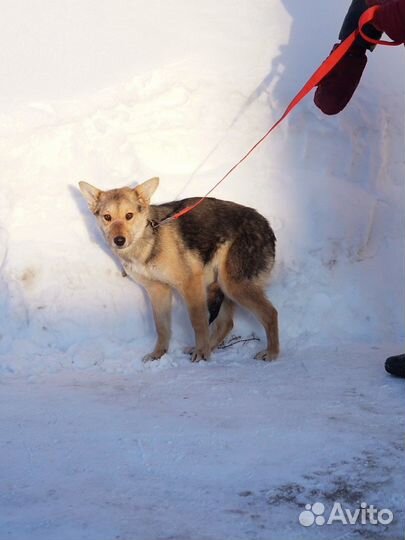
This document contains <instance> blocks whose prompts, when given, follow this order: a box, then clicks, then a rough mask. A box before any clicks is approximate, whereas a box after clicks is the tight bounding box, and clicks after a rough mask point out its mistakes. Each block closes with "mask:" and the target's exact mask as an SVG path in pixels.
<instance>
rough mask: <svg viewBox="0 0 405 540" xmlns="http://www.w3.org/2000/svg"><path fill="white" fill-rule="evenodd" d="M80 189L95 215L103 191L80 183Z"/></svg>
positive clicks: (85, 183)
mask: <svg viewBox="0 0 405 540" xmlns="http://www.w3.org/2000/svg"><path fill="white" fill-rule="evenodd" d="M79 188H80V191H81V192H82V195H83V197H84V198H85V199H86V201H87V204H88V205H89V208H90V210H91V211H92V212H93V214H94V213H95V212H96V211H97V203H98V201H99V198H100V195H101V193H102V191H101V190H99V189H98V188H96V187H94V186H92V185H91V184H88V183H87V182H79Z"/></svg>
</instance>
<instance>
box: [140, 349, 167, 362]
mask: <svg viewBox="0 0 405 540" xmlns="http://www.w3.org/2000/svg"><path fill="white" fill-rule="evenodd" d="M166 352H167V349H155V350H154V351H152V352H151V353H149V354H145V356H144V357H143V358H142V362H151V361H153V360H159V359H160V358H162V356H163V355H164V354H166Z"/></svg>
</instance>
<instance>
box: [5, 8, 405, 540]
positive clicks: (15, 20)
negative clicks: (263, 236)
mask: <svg viewBox="0 0 405 540" xmlns="http://www.w3.org/2000/svg"><path fill="white" fill-rule="evenodd" d="M345 4H346V3H337V2H336V3H333V4H330V3H328V5H327V6H326V5H325V3H324V2H321V0H309V1H307V2H305V4H304V3H301V2H294V1H291V0H268V1H266V2H263V1H262V0H254V1H253V0H250V1H247V0H238V1H237V2H235V1H232V2H231V1H230V0H222V1H221V2H219V3H218V2H214V0H206V1H205V2H203V3H196V2H189V1H188V2H186V1H185V0H176V1H172V2H165V3H162V2H160V1H158V0H150V1H148V2H144V1H142V0H132V1H129V0H120V1H117V2H114V3H113V2H103V3H101V4H100V3H96V2H95V1H94V0H81V2H70V1H69V2H68V1H67V0H60V1H59V2H58V3H56V4H55V3H52V2H50V1H49V0H45V1H44V2H41V4H40V5H39V4H38V3H37V2H30V3H27V2H11V1H10V0H6V1H5V2H3V4H2V18H1V21H0V45H1V49H2V52H3V57H2V63H1V66H0V81H1V83H2V84H1V88H2V92H1V95H0V167H1V168H0V170H1V174H0V374H1V377H2V383H3V384H2V392H1V394H0V399H1V400H2V407H1V409H0V411H1V417H2V424H3V426H4V428H3V430H2V431H3V432H2V438H1V441H0V443H1V456H2V457H1V463H2V465H4V464H6V467H4V470H3V471H2V472H1V473H0V474H1V478H2V484H3V485H5V486H7V488H6V490H5V491H4V492H3V493H2V495H1V499H0V500H1V506H0V512H1V513H3V514H5V516H6V518H5V520H4V519H3V518H2V525H0V537H1V536H2V535H3V536H5V537H7V538H16V539H18V540H23V539H24V538H30V539H31V538H33V539H35V538H47V537H49V538H51V537H52V538H55V537H58V538H61V539H62V538H72V537H74V538H89V539H91V540H93V539H94V540H99V539H100V538H101V537H106V538H118V537H120V538H140V539H141V538H142V539H144V538H179V539H180V538H193V539H194V538H209V539H212V540H214V539H215V540H217V539H219V538H223V537H231V536H233V537H235V538H258V539H261V538H263V540H264V539H266V540H267V539H268V538H282V537H281V536H280V535H281V534H286V535H287V536H288V538H301V537H308V536H305V535H308V533H309V532H308V530H306V529H305V528H303V527H301V526H300V525H299V523H298V518H297V516H298V514H299V511H301V510H302V509H303V506H304V505H305V503H307V502H308V503H312V502H316V500H314V497H315V496H316V497H318V498H319V499H321V500H322V501H323V502H325V501H330V500H331V496H330V494H331V493H333V489H334V486H335V485H336V483H338V482H339V481H341V482H343V480H339V478H340V479H341V478H344V482H345V488H344V489H343V488H342V493H346V494H347V496H348V497H349V501H348V502H351V503H353V504H354V500H355V498H356V497H355V496H354V495H353V493H354V494H355V493H358V492H359V491H360V492H361V496H362V497H363V499H364V500H366V501H367V502H369V503H371V502H373V501H374V502H376V503H377V504H379V505H380V507H390V508H392V509H393V511H394V512H396V513H397V516H398V515H399V512H400V509H401V508H402V507H403V503H404V491H403V488H400V487H399V486H398V478H399V477H400V475H399V474H398V473H399V468H400V467H402V468H403V465H402V462H401V461H400V459H401V457H402V461H403V448H402V443H401V441H400V439H399V434H400V433H401V428H403V417H402V416H400V411H401V407H402V408H403V405H404V403H403V395H402V386H401V381H397V380H395V379H393V378H390V377H389V376H388V375H386V374H385V373H384V370H383V362H384V359H385V358H386V356H388V355H389V354H395V353H399V352H401V351H402V350H403V347H404V337H405V336H404V302H403V298H404V292H405V291H404V260H405V258H404V255H405V253H404V231H405V223H404V215H405V212H404V206H405V197H404V195H405V194H404V92H405V80H404V69H403V68H404V51H403V50H399V49H402V48H397V49H395V50H393V49H391V48H388V47H384V48H382V47H380V48H377V49H376V50H375V51H374V52H373V53H372V55H369V63H368V66H367V69H366V72H365V74H364V76H363V79H362V81H361V85H360V88H359V90H358V91H357V93H356V94H355V96H354V98H353V100H352V101H351V103H350V105H349V106H348V107H347V109H345V111H343V112H342V113H341V114H340V115H339V116H337V117H334V118H329V117H325V116H323V115H322V114H321V113H320V112H319V111H318V110H317V109H316V108H315V107H314V105H313V103H312V101H311V98H310V97H308V98H307V99H306V100H305V101H304V102H303V103H301V104H300V105H299V107H298V108H297V109H296V110H295V111H294V112H293V113H292V115H291V116H290V117H289V118H288V119H287V120H286V121H285V122H284V124H283V125H282V126H281V127H280V128H278V130H277V131H276V132H274V133H273V134H272V135H271V137H270V138H269V139H268V140H267V141H266V142H265V143H264V144H263V145H262V146H261V147H260V148H259V149H258V150H257V151H256V152H255V153H254V154H253V155H252V156H251V157H250V158H249V160H248V161H247V162H245V163H244V164H243V165H242V166H241V167H240V168H239V169H238V170H237V171H235V173H234V174H233V175H232V176H231V177H229V178H228V179H227V181H226V182H225V183H223V184H222V185H221V186H220V187H219V188H218V189H217V190H216V192H215V196H217V197H219V198H223V199H229V200H233V201H235V202H238V203H242V204H246V205H248V206H253V207H255V208H257V209H258V210H259V211H261V212H262V213H263V214H264V215H265V216H266V217H267V218H268V219H269V220H270V222H271V224H272V226H273V228H274V230H275V232H276V235H277V239H278V243H277V264H276V268H275V271H274V275H273V280H272V283H271V285H270V287H269V289H268V293H269V297H270V298H271V299H272V301H273V303H274V304H275V306H276V307H277V309H278V311H279V318H280V330H281V346H282V356H281V359H280V361H279V362H278V363H274V364H266V365H262V364H258V363H256V362H254V361H253V360H252V357H253V356H254V353H255V352H256V351H257V350H259V348H260V344H259V343H258V342H257V341H252V342H248V343H246V344H243V343H239V344H235V345H233V346H232V347H229V348H227V349H224V350H221V351H219V352H218V353H216V354H214V355H213V359H212V361H211V362H210V363H209V364H206V365H205V364H204V365H198V366H194V365H191V364H190V363H189V360H188V358H187V357H186V356H185V355H184V354H183V353H182V350H183V348H184V347H185V346H186V345H190V344H191V343H192V331H191V327H190V323H189V321H188V317H187V314H186V312H185V309H184V306H183V305H182V302H181V300H180V299H179V298H177V299H176V302H175V306H174V317H173V321H174V325H173V334H174V335H173V341H172V346H171V350H170V352H169V354H167V355H166V356H165V357H164V358H163V359H162V360H161V361H160V362H159V363H149V364H143V363H142V361H141V358H142V356H144V354H145V353H147V352H149V351H150V350H151V348H152V346H153V342H154V329H153V322H152V318H151V312H150V306H149V304H148V301H147V298H146V297H145V295H144V293H143V291H142V290H141V289H140V288H139V287H138V286H137V285H135V284H134V283H132V282H131V281H130V280H129V278H123V277H122V276H121V269H120V266H119V264H118V263H117V261H116V260H114V258H113V257H112V256H111V254H110V252H109V250H108V248H107V247H106V246H105V243H104V241H103V239H102V237H101V235H100V233H99V231H98V230H97V227H96V224H95V222H94V219H93V217H92V216H91V215H89V212H88V210H87V206H86V203H85V202H84V201H83V199H82V197H81V195H80V193H79V191H78V188H77V183H78V181H80V180H86V181H88V182H90V183H92V184H95V185H97V186H98V187H100V188H105V189H107V188H112V187H119V186H122V185H128V184H131V185H135V184H136V183H138V182H141V181H143V180H145V179H147V178H149V177H152V176H159V177H160V178H161V182H160V187H159V189H158V191H157V194H156V197H155V199H154V201H155V202H164V201H166V200H173V199H175V198H182V197H186V196H196V195H202V194H204V193H205V192H206V191H207V190H208V189H209V188H210V187H211V186H212V185H214V184H215V182H216V181H217V180H218V179H219V178H220V177H221V176H222V175H223V174H224V173H225V172H226V171H227V170H228V169H229V168H230V167H231V166H232V165H233V164H234V163H235V162H236V161H237V160H238V159H240V157H241V156H242V155H243V154H244V153H245V152H246V151H247V150H248V149H249V148H250V146H252V145H253V144H254V143H255V142H256V140H257V139H259V138H260V137H261V136H262V135H263V134H264V133H265V132H266V131H267V129H268V128H269V126H270V125H271V124H272V122H274V121H275V120H276V119H277V118H279V116H280V115H281V113H282V112H283V110H284V108H285V107H286V105H287V104H288V102H289V101H290V100H291V98H292V97H293V96H294V94H295V93H296V92H297V91H298V89H299V88H300V86H301V85H302V84H303V83H304V82H305V81H306V79H307V78H308V77H309V75H310V74H311V73H312V72H313V71H314V69H315V68H316V67H317V66H318V65H319V63H320V62H321V61H322V59H323V58H324V57H325V55H326V54H327V53H328V51H329V49H330V48H331V46H332V44H333V39H334V38H333V36H335V35H336V34H337V31H338V28H339V24H340V21H341V20H342V18H343V16H344V14H345V11H346V9H347V6H346V5H345ZM308 13H310V14H311V17H308ZM252 332H254V334H255V335H256V336H258V337H259V338H261V339H263V337H264V336H263V333H262V330H261V329H260V328H259V326H258V324H257V322H256V321H255V320H254V319H253V318H252V317H250V316H249V315H246V314H245V313H238V316H237V321H236V326H235V329H234V335H235V336H241V337H242V338H247V337H249V336H251V335H252ZM370 426H371V427H370ZM2 468H3V467H2ZM306 476H308V478H306ZM365 476H366V477H367V478H368V477H370V480H369V481H366V480H365ZM311 490H312V491H311ZM377 491H378V493H377ZM248 492H249V493H250V492H251V494H249V495H246V496H239V495H238V493H245V494H246V493H248ZM286 493H287V494H288V493H290V494H291V496H287V495H286ZM328 493H329V499H328ZM336 493H337V492H336ZM336 496H337V495H336ZM359 496H360V495H359ZM269 501H270V502H271V504H269ZM274 501H276V503H274ZM22 504H23V505H24V516H21V513H20V510H19V507H20V506H21V505H22ZM252 516H259V517H252ZM401 519H402V523H403V516H402V517H401V518H399V517H397V518H396V520H395V521H394V523H393V524H392V525H391V526H390V527H387V528H386V529H384V530H382V529H380V528H379V529H378V534H380V535H382V536H381V537H384V535H387V536H386V537H387V538H390V539H391V538H399V537H400V532H399V531H400V530H401V521H400V520H401ZM2 528H3V531H2ZM402 530H403V527H402ZM287 533H288V534H287ZM349 533H350V534H352V535H353V537H356V536H355V535H356V534H366V533H365V532H364V530H363V532H362V531H361V530H359V531H357V530H355V529H351V530H350V531H347V530H346V529H345V530H342V531H340V530H339V527H338V526H335V525H334V526H333V527H332V526H331V527H329V528H327V527H318V528H314V527H312V528H311V529H310V534H312V535H313V536H312V537H315V538H316V537H317V536H316V535H319V536H318V537H321V535H323V536H322V538H328V537H329V536H325V535H328V534H329V535H330V537H331V538H332V537H333V538H337V537H339V535H340V534H342V535H343V534H346V535H347V534H349ZM367 534H368V533H367ZM370 534H371V533H370ZM372 534H375V535H377V532H373V533H372ZM271 535H273V536H271ZM402 536H403V534H402ZM348 537H350V536H348ZM374 537H375V538H377V536H374Z"/></svg>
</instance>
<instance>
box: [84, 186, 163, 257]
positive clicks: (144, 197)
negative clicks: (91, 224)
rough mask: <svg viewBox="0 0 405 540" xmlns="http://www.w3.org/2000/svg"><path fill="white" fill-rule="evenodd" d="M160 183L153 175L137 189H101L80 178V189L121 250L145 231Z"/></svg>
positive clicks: (106, 235)
mask: <svg viewBox="0 0 405 540" xmlns="http://www.w3.org/2000/svg"><path fill="white" fill-rule="evenodd" d="M158 185H159V178H151V179H150V180H147V181H146V182H144V183H143V184H140V185H139V186H137V187H136V188H134V189H131V188H129V187H124V188H120V189H111V190H109V191H101V190H100V189H98V188H96V187H94V186H92V185H90V184H88V183H87V182H79V187H80V191H81V192H82V195H83V197H84V198H85V199H86V201H87V203H88V205H89V208H90V210H91V211H92V212H93V214H94V215H95V216H96V218H97V221H98V223H99V225H100V228H101V230H102V231H103V233H104V236H105V238H106V240H107V242H108V244H109V245H110V246H111V247H112V248H113V249H119V250H121V249H127V248H129V247H130V246H131V245H132V244H133V243H134V242H136V241H137V240H139V239H140V238H141V237H142V235H143V234H144V231H145V228H146V227H147V226H148V215H149V204H150V199H151V197H152V195H153V193H154V192H155V190H156V188H157V187H158Z"/></svg>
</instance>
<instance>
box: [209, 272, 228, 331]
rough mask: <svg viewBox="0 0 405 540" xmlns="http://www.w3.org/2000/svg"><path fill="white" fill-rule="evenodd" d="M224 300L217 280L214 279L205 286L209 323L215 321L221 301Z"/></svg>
mask: <svg viewBox="0 0 405 540" xmlns="http://www.w3.org/2000/svg"><path fill="white" fill-rule="evenodd" d="M223 300H224V293H223V292H222V289H221V287H220V286H219V285H218V282H217V281H214V282H213V283H211V284H210V285H208V287H207V303H208V313H209V324H211V323H212V322H214V321H215V319H216V318H217V317H218V313H219V310H220V309H221V305H222V302H223Z"/></svg>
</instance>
